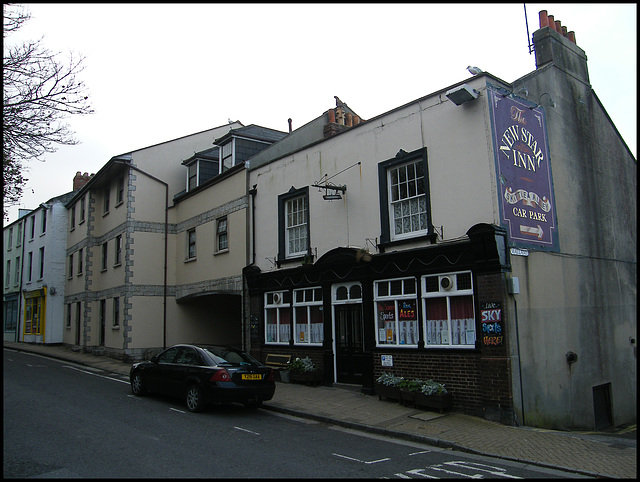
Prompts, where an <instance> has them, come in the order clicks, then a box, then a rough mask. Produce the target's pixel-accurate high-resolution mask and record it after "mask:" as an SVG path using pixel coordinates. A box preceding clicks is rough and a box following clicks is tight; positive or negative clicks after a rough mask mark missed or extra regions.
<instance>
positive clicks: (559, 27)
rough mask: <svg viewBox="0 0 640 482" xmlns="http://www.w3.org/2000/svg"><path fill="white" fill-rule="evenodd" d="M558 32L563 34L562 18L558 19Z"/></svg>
mask: <svg viewBox="0 0 640 482" xmlns="http://www.w3.org/2000/svg"><path fill="white" fill-rule="evenodd" d="M556 32H558V33H559V34H562V22H561V21H560V20H556Z"/></svg>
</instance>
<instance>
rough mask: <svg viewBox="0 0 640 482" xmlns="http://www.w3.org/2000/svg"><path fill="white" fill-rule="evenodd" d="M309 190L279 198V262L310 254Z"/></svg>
mask: <svg viewBox="0 0 640 482" xmlns="http://www.w3.org/2000/svg"><path fill="white" fill-rule="evenodd" d="M309 233H310V227H309V188H308V187H305V188H302V189H295V188H294V187H292V188H291V189H290V190H289V192H288V193H286V194H281V195H280V196H278V260H279V261H283V260H285V259H295V258H300V257H303V256H305V255H306V254H308V253H309V243H310V242H309Z"/></svg>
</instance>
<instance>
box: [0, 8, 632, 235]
mask: <svg viewBox="0 0 640 482" xmlns="http://www.w3.org/2000/svg"><path fill="white" fill-rule="evenodd" d="M543 9H546V10H547V11H548V13H549V15H554V16H555V19H556V20H560V21H561V22H562V25H564V26H566V27H567V28H568V30H569V31H572V30H573V31H575V34H576V43H577V45H578V46H579V47H580V48H582V49H583V50H584V51H585V53H586V55H587V59H588V68H589V76H590V80H591V85H592V88H593V89H594V91H595V92H596V94H597V95H598V97H599V98H600V101H601V102H602V104H603V105H604V107H605V109H606V110H607V112H608V114H609V116H610V117H611V119H612V120H613V122H614V123H615V125H616V127H617V128H618V131H619V132H620V133H621V135H622V137H623V138H624V140H625V142H626V143H627V145H628V146H629V148H630V150H631V152H632V153H633V155H634V156H637V154H636V130H637V77H636V70H637V50H636V48H637V34H636V28H637V27H636V21H637V6H636V5H635V4H611V3H608V4H592V3H589V4H526V13H527V19H528V28H529V36H527V23H526V22H525V4H522V3H507V4H503V3H501V4H475V3H474V4H469V5H465V4H444V5H437V4H377V3H376V4H298V5H296V4H139V5H138V4H85V5H83V4H28V10H29V12H30V13H31V15H32V18H31V20H29V21H28V22H27V23H26V24H25V25H24V27H23V28H22V29H21V30H20V31H19V32H18V33H17V34H15V35H12V36H9V37H8V38H7V39H5V43H6V44H12V43H16V42H18V41H21V40H23V39H30V40H36V39H39V38H40V37H43V36H44V39H43V44H44V46H45V47H47V48H48V49H50V50H52V51H55V52H60V53H61V56H60V58H61V59H66V58H68V54H69V52H70V51H72V52H74V54H80V55H82V56H84V57H85V58H86V60H85V62H84V65H85V70H84V72H83V73H82V74H81V80H83V81H85V83H86V84H87V85H88V88H89V94H90V100H91V105H92V107H93V108H94V109H95V113H94V114H92V115H88V116H76V117H70V118H69V119H68V123H69V124H70V126H71V128H72V130H73V131H74V132H75V137H76V138H77V140H79V141H80V142H81V143H80V144H79V145H76V146H62V147H60V148H59V149H58V151H57V152H56V153H54V154H49V155H47V156H46V157H45V162H38V161H32V162H30V163H28V164H27V165H28V167H29V172H28V173H27V175H26V177H27V178H28V179H29V182H28V183H27V185H26V188H25V191H24V195H23V198H22V202H21V204H20V206H14V207H12V208H10V219H9V222H12V221H14V220H15V219H16V218H17V214H18V207H20V208H26V209H34V208H36V207H37V206H38V205H39V204H40V203H41V202H45V201H47V200H49V199H51V198H52V197H55V196H58V195H61V194H64V193H67V192H69V191H71V190H72V189H73V184H72V183H73V177H74V175H75V173H76V171H81V172H88V173H95V172H97V171H98V170H100V168H101V167H102V166H103V165H104V164H105V163H106V162H107V161H108V160H109V159H110V158H111V157H113V156H115V155H118V154H122V153H126V152H129V151H132V150H136V149H140V148H143V147H147V146H150V145H153V144H157V143H159V142H163V141H167V140H171V139H175V138H178V137H182V136H185V135H188V134H192V133H195V132H200V131H204V130H207V129H210V128H213V127H217V126H220V125H223V124H226V123H227V121H228V119H232V120H239V121H240V122H242V123H243V124H244V125H249V124H258V125H261V126H264V127H269V128H273V129H279V130H282V131H287V130H288V123H287V119H288V118H292V119H293V128H294V129H295V128H298V127H300V126H302V125H304V124H306V123H307V122H309V121H311V120H312V119H314V118H315V117H317V116H319V115H320V114H322V113H323V112H324V111H326V110H327V109H329V108H331V107H335V100H334V98H333V96H334V95H337V96H338V97H340V99H341V100H342V101H343V102H345V103H347V104H348V105H349V107H350V108H351V109H353V110H354V111H355V112H356V113H357V114H358V115H359V116H360V117H361V118H363V119H369V118H371V117H374V116H376V115H379V114H382V113H384V112H386V111H388V110H391V109H393V108H394V107H398V106H400V105H403V104H405V103H407V102H410V101H412V100H415V99H418V98H420V97H422V96H424V95H427V94H430V93H432V92H434V91H437V90H440V89H443V88H445V87H448V86H449V85H451V84H454V83H456V82H458V81H461V80H464V79H467V78H468V77H470V74H469V73H468V72H467V70H466V67H467V66H468V65H474V66H477V67H480V68H481V69H483V70H485V71H487V72H490V73H491V74H493V75H495V76H497V77H499V78H501V79H502V80H505V81H507V82H513V81H514V80H516V79H518V78H519V77H522V76H523V75H525V74H527V73H529V72H531V71H533V70H535V55H534V54H530V53H529V47H528V38H531V35H533V32H534V31H535V30H537V29H538V28H539V21H538V12H539V11H540V10H543Z"/></svg>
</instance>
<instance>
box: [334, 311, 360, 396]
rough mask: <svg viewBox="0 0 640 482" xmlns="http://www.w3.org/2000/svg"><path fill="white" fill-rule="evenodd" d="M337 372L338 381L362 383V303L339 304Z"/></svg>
mask: <svg viewBox="0 0 640 482" xmlns="http://www.w3.org/2000/svg"><path fill="white" fill-rule="evenodd" d="M334 309H335V323H336V374H337V380H336V381H337V382H338V383H354V384H362V380H363V371H364V363H365V359H364V329H363V318H362V305H361V304H360V303H357V304H347V305H337V306H335V307H334Z"/></svg>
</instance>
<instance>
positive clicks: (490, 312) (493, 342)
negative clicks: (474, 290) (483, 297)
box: [480, 302, 504, 346]
mask: <svg viewBox="0 0 640 482" xmlns="http://www.w3.org/2000/svg"><path fill="white" fill-rule="evenodd" d="M480 320H481V323H482V344H483V345H485V346H498V345H503V344H504V324H503V321H502V304H501V303H499V302H491V303H482V305H481V306H480Z"/></svg>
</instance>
